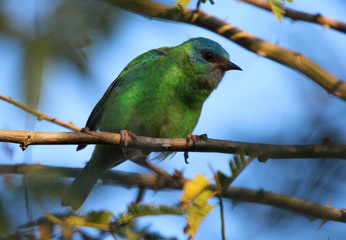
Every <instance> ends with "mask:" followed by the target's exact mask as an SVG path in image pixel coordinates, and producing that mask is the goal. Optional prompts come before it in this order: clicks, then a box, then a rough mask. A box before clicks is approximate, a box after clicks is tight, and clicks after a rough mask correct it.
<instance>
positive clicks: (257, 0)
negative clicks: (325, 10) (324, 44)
mask: <svg viewBox="0 0 346 240" xmlns="http://www.w3.org/2000/svg"><path fill="white" fill-rule="evenodd" d="M238 1H240V2H245V3H249V4H251V5H254V6H256V7H259V8H262V9H264V10H267V11H269V12H271V11H272V8H271V7H270V5H269V3H268V2H267V1H262V0H238ZM283 9H284V10H285V14H284V16H285V17H288V18H290V19H292V20H300V21H305V22H311V23H317V24H320V25H322V26H323V27H325V28H333V29H335V30H337V31H340V32H343V33H346V24H345V23H343V22H340V21H337V20H335V19H332V18H329V17H326V16H323V15H321V14H319V13H317V14H309V13H305V12H301V11H296V10H293V9H291V8H287V7H283Z"/></svg>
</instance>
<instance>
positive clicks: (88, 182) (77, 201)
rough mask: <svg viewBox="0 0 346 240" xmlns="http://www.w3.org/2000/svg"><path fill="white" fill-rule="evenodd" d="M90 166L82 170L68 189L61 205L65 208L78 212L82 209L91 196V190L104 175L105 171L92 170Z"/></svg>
mask: <svg viewBox="0 0 346 240" xmlns="http://www.w3.org/2000/svg"><path fill="white" fill-rule="evenodd" d="M88 165H89V164H87V165H86V166H85V167H84V168H83V169H82V171H81V172H80V173H79V174H78V176H77V177H76V179H75V180H74V181H73V182H72V184H71V185H70V187H69V188H68V189H67V191H66V193H65V195H64V196H63V198H62V200H61V204H62V205H63V206H71V207H72V210H77V209H78V208H80V206H82V204H83V203H84V201H85V199H86V198H87V196H88V195H89V193H90V191H91V189H92V188H93V187H94V185H95V184H96V182H97V180H98V179H99V178H100V177H101V175H102V174H103V171H98V170H97V169H92V168H90V167H89V166H88Z"/></svg>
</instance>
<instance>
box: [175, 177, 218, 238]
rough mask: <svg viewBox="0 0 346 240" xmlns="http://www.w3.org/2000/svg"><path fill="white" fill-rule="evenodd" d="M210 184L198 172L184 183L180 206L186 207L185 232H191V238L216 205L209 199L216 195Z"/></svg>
mask: <svg viewBox="0 0 346 240" xmlns="http://www.w3.org/2000/svg"><path fill="white" fill-rule="evenodd" d="M208 186H209V180H208V179H207V178H206V177H205V176H203V175H202V174H197V175H196V176H195V177H194V178H193V179H192V180H189V181H187V182H186V183H185V185H184V189H183V195H182V196H181V197H180V200H181V205H180V206H181V208H183V209H186V215H187V216H186V219H187V225H186V227H185V229H184V232H185V233H187V234H189V239H191V238H193V237H194V236H195V234H196V232H197V229H198V227H199V225H200V224H201V222H202V220H203V219H204V218H205V217H206V216H207V214H208V213H209V212H210V211H211V210H212V209H213V207H214V206H213V205H211V204H209V203H208V200H209V199H210V198H212V197H213V196H214V195H215V192H213V191H212V190H211V189H209V188H208Z"/></svg>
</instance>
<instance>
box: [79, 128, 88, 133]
mask: <svg viewBox="0 0 346 240" xmlns="http://www.w3.org/2000/svg"><path fill="white" fill-rule="evenodd" d="M80 132H81V133H87V134H90V129H89V128H88V127H83V128H81V129H80Z"/></svg>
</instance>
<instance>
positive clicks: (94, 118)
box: [77, 48, 167, 151]
mask: <svg viewBox="0 0 346 240" xmlns="http://www.w3.org/2000/svg"><path fill="white" fill-rule="evenodd" d="M164 49H165V48H161V49H153V50H151V51H148V52H146V53H143V54H142V55H139V56H138V57H136V58H135V59H133V60H132V61H131V62H130V63H129V64H128V65H127V66H126V67H125V68H124V70H123V71H122V72H121V73H120V75H119V76H118V77H117V78H116V79H115V80H114V81H113V82H112V84H111V85H110V86H109V87H108V89H107V91H106V92H105V94H104V95H103V97H102V98H101V99H100V101H99V102H98V103H97V104H96V106H95V107H94V109H93V110H92V112H91V114H90V116H89V118H88V121H87V123H86V125H85V127H86V128H88V129H89V130H92V131H94V130H97V129H98V123H99V120H100V119H101V116H102V114H103V111H104V109H105V105H106V102H107V100H108V98H109V96H110V95H111V93H112V92H113V91H115V89H116V88H117V87H121V86H122V85H123V84H126V77H124V76H126V73H128V72H129V71H136V69H137V68H142V67H143V66H144V65H145V64H147V63H148V62H149V61H153V60H154V59H156V58H157V57H159V56H163V55H167V53H166V52H165V51H164ZM85 146H86V145H78V147H77V151H78V150H81V149H83V148H85Z"/></svg>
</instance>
